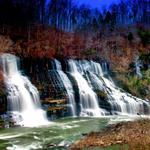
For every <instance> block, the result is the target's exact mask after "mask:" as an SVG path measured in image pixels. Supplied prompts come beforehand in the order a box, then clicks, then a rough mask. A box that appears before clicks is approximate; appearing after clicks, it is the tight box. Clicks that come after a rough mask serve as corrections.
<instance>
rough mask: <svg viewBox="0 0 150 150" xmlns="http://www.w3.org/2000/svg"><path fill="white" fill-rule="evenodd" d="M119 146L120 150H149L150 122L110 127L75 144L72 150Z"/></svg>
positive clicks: (136, 122)
mask: <svg viewBox="0 0 150 150" xmlns="http://www.w3.org/2000/svg"><path fill="white" fill-rule="evenodd" d="M115 145H119V147H120V149H122V150H124V149H130V150H131V149H132V150H137V149H138V150H149V149H150V120H148V119H147V120H137V121H134V122H122V123H118V124H113V125H110V126H109V127H108V128H107V129H105V130H104V131H102V132H96V133H95V132H92V133H90V134H89V135H87V136H86V137H85V138H83V139H81V140H80V141H77V142H76V143H75V144H73V145H72V146H71V147H70V149H71V150H81V149H82V150H83V149H94V148H97V147H99V148H107V147H110V146H115Z"/></svg>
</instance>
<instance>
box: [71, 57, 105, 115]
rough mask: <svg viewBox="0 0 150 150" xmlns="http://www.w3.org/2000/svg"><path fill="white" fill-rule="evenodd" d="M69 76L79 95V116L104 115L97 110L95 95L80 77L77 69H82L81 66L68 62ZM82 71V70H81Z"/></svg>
mask: <svg viewBox="0 0 150 150" xmlns="http://www.w3.org/2000/svg"><path fill="white" fill-rule="evenodd" d="M68 63H69V67H70V74H71V75H72V76H73V77H74V78H75V80H76V82H77V84H78V88H79V95H80V107H81V112H80V116H96V117H99V116H101V115H105V112H104V111H103V110H102V109H100V108H99V105H98V101H97V95H96V94H95V93H94V91H93V90H92V89H91V87H90V86H89V85H88V82H87V81H86V79H85V78H84V77H83V76H82V75H81V73H80V72H79V71H78V69H79V70H80V69H82V67H81V64H80V63H79V64H78V65H77V64H76V63H77V62H76V61H74V60H69V61H68ZM82 71H83V70H82Z"/></svg>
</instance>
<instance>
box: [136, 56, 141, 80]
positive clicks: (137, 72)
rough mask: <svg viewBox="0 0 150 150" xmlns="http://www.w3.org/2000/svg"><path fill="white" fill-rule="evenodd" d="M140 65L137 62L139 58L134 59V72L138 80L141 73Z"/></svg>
mask: <svg viewBox="0 0 150 150" xmlns="http://www.w3.org/2000/svg"><path fill="white" fill-rule="evenodd" d="M141 67H142V65H141V63H140V61H139V58H138V57H136V58H135V71H136V75H137V76H138V77H139V78H142V73H141Z"/></svg>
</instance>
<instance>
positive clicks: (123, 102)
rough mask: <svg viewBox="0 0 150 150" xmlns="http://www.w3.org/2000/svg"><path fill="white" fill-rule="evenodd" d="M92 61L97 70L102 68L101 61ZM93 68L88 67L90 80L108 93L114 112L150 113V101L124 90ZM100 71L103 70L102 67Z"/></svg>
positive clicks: (112, 111)
mask: <svg viewBox="0 0 150 150" xmlns="http://www.w3.org/2000/svg"><path fill="white" fill-rule="evenodd" d="M91 63H92V65H91V66H92V68H93V66H95V67H94V68H97V69H95V70H98V69H99V68H101V66H100V64H99V63H95V62H92V61H91ZM92 68H91V69H90V68H89V69H88V70H90V72H89V75H90V80H91V81H92V83H93V85H94V86H95V87H96V88H97V89H99V90H103V91H104V92H105V93H106V94H107V97H108V102H109V104H110V106H111V113H112V114H120V113H121V114H132V115H137V114H150V103H149V102H148V101H146V100H142V99H139V98H137V97H134V96H132V95H131V94H128V93H125V92H122V91H121V89H119V88H117V87H116V85H115V84H114V83H113V81H112V80H111V79H108V78H105V77H104V76H103V74H102V73H101V74H99V73H98V71H92ZM99 72H101V69H100V70H99Z"/></svg>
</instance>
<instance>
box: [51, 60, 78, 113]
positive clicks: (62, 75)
mask: <svg viewBox="0 0 150 150" xmlns="http://www.w3.org/2000/svg"><path fill="white" fill-rule="evenodd" d="M54 65H55V67H56V70H57V72H58V74H59V76H60V78H61V80H62V82H63V84H64V86H65V89H66V91H67V94H68V98H69V104H68V106H69V109H70V110H69V112H70V115H72V116H76V103H75V98H74V90H73V87H72V84H71V81H70V80H69V78H68V77H67V75H66V74H65V73H64V72H63V71H62V67H61V63H60V62H59V61H58V60H56V59H55V60H54ZM55 67H53V68H55Z"/></svg>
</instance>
